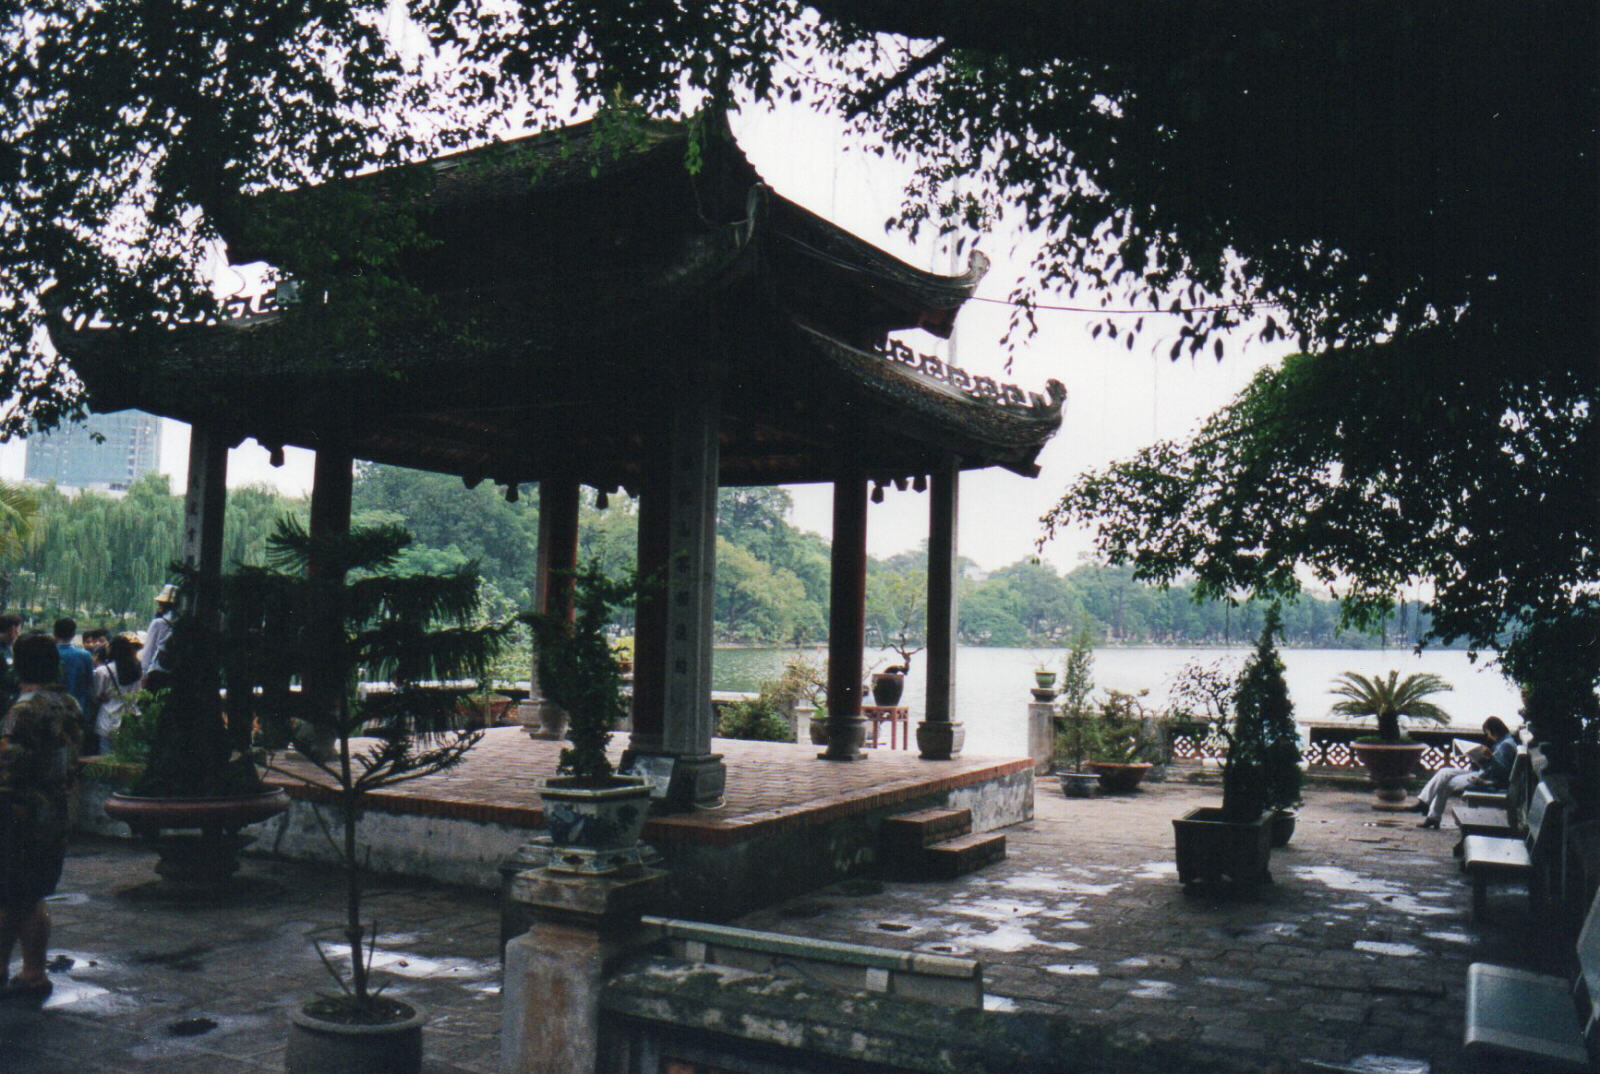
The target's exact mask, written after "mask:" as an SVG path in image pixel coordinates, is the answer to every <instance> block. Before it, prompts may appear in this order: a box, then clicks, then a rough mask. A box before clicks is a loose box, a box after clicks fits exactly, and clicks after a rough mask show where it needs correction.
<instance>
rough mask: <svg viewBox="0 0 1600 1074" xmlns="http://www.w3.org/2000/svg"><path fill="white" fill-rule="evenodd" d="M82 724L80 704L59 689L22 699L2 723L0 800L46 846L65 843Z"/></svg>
mask: <svg viewBox="0 0 1600 1074" xmlns="http://www.w3.org/2000/svg"><path fill="white" fill-rule="evenodd" d="M80 722H81V717H80V716H79V714H78V703H77V702H76V701H74V700H73V699H72V698H71V696H70V695H68V694H67V693H66V692H65V691H63V690H62V689H61V688H60V687H58V686H57V687H46V688H44V689H42V690H35V691H34V692H32V693H30V694H25V695H23V697H22V698H21V699H19V700H18V701H17V703H16V704H14V705H12V706H11V711H10V712H8V713H6V715H5V719H4V720H3V721H0V798H3V799H4V800H5V801H6V803H7V805H8V806H9V807H10V808H11V809H13V810H16V811H19V813H20V814H21V816H20V817H19V819H23V820H24V822H25V823H28V824H29V826H30V827H31V828H32V829H33V837H34V839H35V840H36V841H37V842H38V844H41V845H46V846H48V845H53V844H57V843H65V842H66V838H67V800H68V795H69V794H70V793H71V791H72V785H73V782H74V780H75V778H76V770H75V768H74V766H73V762H74V761H75V760H76V758H77V756H78V741H79V737H80V736H81V734H82V731H81V729H80V726H79V725H80Z"/></svg>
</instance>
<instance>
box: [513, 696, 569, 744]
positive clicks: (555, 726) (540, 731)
mask: <svg viewBox="0 0 1600 1074" xmlns="http://www.w3.org/2000/svg"><path fill="white" fill-rule="evenodd" d="M517 722H518V723H520V724H521V725H522V729H523V730H524V731H526V732H528V737H529V738H539V739H548V740H551V741H555V740H557V739H562V738H565V737H566V735H567V713H566V710H565V709H563V708H562V707H561V706H560V705H554V704H551V703H550V702H549V701H546V700H545V699H544V698H542V697H536V698H533V699H531V700H528V701H521V702H518V704H517Z"/></svg>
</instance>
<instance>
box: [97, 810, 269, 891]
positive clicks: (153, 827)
mask: <svg viewBox="0 0 1600 1074" xmlns="http://www.w3.org/2000/svg"><path fill="white" fill-rule="evenodd" d="M288 808H289V796H288V795H287V794H285V793H284V792H283V790H282V788H278V787H274V788H272V789H271V790H266V791H261V792H259V793H256V794H239V795H229V796H226V797H221V798H148V797H141V796H139V795H132V794H113V795H111V796H110V797H109V798H107V799H106V805H105V809H106V816H108V817H110V818H111V819H112V820H120V821H122V822H123V823H124V824H126V825H127V826H128V827H129V828H131V829H133V833H134V834H135V835H137V836H139V837H140V838H142V839H145V840H147V841H149V842H150V843H152V844H154V846H155V848H156V853H157V854H158V855H159V860H158V861H157V863H156V873H157V874H158V875H159V876H161V877H163V878H165V879H167V880H171V881H173V882H175V883H178V884H188V885H204V886H211V885H221V884H226V883H227V882H228V881H229V879H231V878H232V876H233V874H234V873H236V872H238V871H239V851H240V850H242V849H243V848H244V847H246V846H248V845H249V844H250V837H249V836H244V835H240V834H239V829H240V828H243V827H245V826H246V825H249V824H257V823H259V822H261V821H264V820H267V819H269V818H271V817H275V816H277V815H278V814H279V813H282V812H283V811H284V810H286V809H288Z"/></svg>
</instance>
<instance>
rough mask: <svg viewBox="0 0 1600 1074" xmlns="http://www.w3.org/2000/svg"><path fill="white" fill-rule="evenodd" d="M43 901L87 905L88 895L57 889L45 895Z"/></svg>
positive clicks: (53, 904)
mask: <svg viewBox="0 0 1600 1074" xmlns="http://www.w3.org/2000/svg"><path fill="white" fill-rule="evenodd" d="M73 853H74V854H76V853H77V852H76V851H74V852H73ZM44 901H45V902H46V903H47V904H48V905H50V906H87V905H88V903H89V896H87V895H85V894H84V893H83V892H81V891H58V892H56V893H55V894H54V895H46V896H45V897H44Z"/></svg>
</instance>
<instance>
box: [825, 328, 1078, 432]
mask: <svg viewBox="0 0 1600 1074" xmlns="http://www.w3.org/2000/svg"><path fill="white" fill-rule="evenodd" d="M794 325H795V327H796V328H798V329H800V330H801V331H802V332H804V333H805V334H807V335H809V336H812V337H814V338H816V339H818V340H820V341H822V342H823V343H825V344H826V345H828V346H832V347H838V348H840V349H843V350H846V351H852V352H854V353H856V354H859V355H861V356H863V357H865V356H868V355H875V356H877V357H878V358H879V359H881V360H882V361H883V362H885V363H887V364H889V365H891V366H894V367H897V368H898V371H899V372H900V373H901V374H902V375H905V376H907V378H908V379H910V380H914V381H918V382H921V383H923V384H925V385H927V386H928V387H931V388H935V389H942V390H943V391H944V392H945V393H946V394H950V393H958V394H960V395H962V396H965V397H966V398H967V399H968V400H969V401H971V402H972V403H974V404H978V405H983V406H988V407H993V408H995V409H998V410H1003V411H1007V412H1009V413H1012V414H1016V415H1019V416H1025V417H1031V418H1036V419H1038V420H1040V421H1052V420H1053V421H1056V422H1059V421H1060V419H1061V405H1062V403H1064V402H1066V398H1067V389H1066V386H1065V385H1063V384H1062V383H1061V382H1060V381H1059V380H1056V379H1054V378H1051V379H1050V380H1047V381H1046V382H1045V394H1043V395H1041V394H1040V393H1039V392H1031V391H1024V390H1023V389H1022V388H1020V387H1018V386H1017V385H1015V384H1003V383H1001V382H999V381H997V380H995V379H994V378H993V377H990V376H984V375H977V376H974V375H973V374H971V373H969V372H967V371H966V370H965V369H962V368H961V367H960V366H956V365H951V364H950V363H949V362H946V361H944V360H942V359H940V358H937V357H935V356H934V355H931V354H921V353H919V352H917V351H914V350H912V349H911V348H910V347H909V346H908V345H906V344H905V343H903V342H901V341H900V340H898V339H891V340H889V341H887V342H886V343H884V344H883V345H882V346H880V347H877V348H875V349H874V350H872V351H865V350H862V349H861V348H859V347H853V346H851V345H850V344H849V343H846V342H844V341H843V340H840V339H836V338H835V337H833V336H831V335H829V334H828V333H827V332H826V331H823V330H822V329H820V328H817V327H816V326H814V325H810V324H806V323H804V322H802V321H799V320H796V321H795V322H794Z"/></svg>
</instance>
